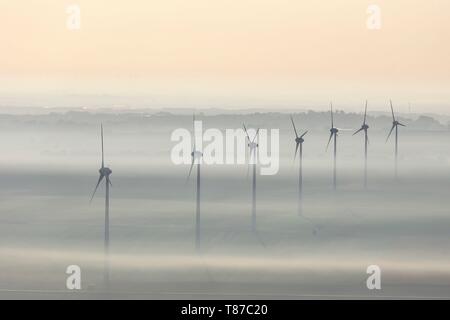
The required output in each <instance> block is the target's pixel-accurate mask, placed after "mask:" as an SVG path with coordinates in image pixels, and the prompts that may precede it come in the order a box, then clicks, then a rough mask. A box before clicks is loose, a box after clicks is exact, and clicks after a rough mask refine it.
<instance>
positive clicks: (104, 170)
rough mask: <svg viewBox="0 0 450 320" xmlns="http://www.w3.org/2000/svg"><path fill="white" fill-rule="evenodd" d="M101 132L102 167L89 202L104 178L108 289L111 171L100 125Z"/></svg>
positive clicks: (105, 280) (107, 278) (105, 274)
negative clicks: (105, 155) (104, 149)
mask: <svg viewBox="0 0 450 320" xmlns="http://www.w3.org/2000/svg"><path fill="white" fill-rule="evenodd" d="M100 128H101V129H100V130H101V134H100V135H101V142H102V166H101V168H100V169H99V170H98V172H99V173H100V177H99V178H98V182H97V185H96V186H95V189H94V192H93V193H92V196H91V200H90V201H91V202H92V199H93V198H94V195H95V192H96V191H97V189H98V186H99V185H100V183H101V182H102V180H103V178H105V189H106V194H105V248H104V250H105V264H104V271H103V277H104V282H105V286H106V287H107V288H108V287H109V186H112V183H111V180H110V179H109V176H110V175H111V173H112V171H111V169H110V168H108V167H105V157H104V152H103V125H100Z"/></svg>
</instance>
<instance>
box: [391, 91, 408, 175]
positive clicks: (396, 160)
mask: <svg viewBox="0 0 450 320" xmlns="http://www.w3.org/2000/svg"><path fill="white" fill-rule="evenodd" d="M390 103H391V112H392V127H391V131H389V135H388V136H387V138H386V142H388V140H389V137H390V136H391V134H392V131H394V129H395V178H397V177H398V173H397V165H398V126H402V127H406V126H405V125H404V124H402V123H400V122H398V121H397V119H396V118H395V115H394V108H393V107H392V100H390Z"/></svg>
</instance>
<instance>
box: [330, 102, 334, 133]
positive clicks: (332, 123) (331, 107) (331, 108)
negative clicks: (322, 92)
mask: <svg viewBox="0 0 450 320" xmlns="http://www.w3.org/2000/svg"><path fill="white" fill-rule="evenodd" d="M330 112H331V127H332V128H334V119H333V103H332V102H330Z"/></svg>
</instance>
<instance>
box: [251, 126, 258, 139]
mask: <svg viewBox="0 0 450 320" xmlns="http://www.w3.org/2000/svg"><path fill="white" fill-rule="evenodd" d="M258 133H259V128H258V130H256V134H255V136H254V137H253V140H252V143H253V142H255V140H256V137H258Z"/></svg>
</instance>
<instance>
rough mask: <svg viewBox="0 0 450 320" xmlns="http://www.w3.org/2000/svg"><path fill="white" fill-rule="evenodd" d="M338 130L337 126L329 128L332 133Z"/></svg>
mask: <svg viewBox="0 0 450 320" xmlns="http://www.w3.org/2000/svg"><path fill="white" fill-rule="evenodd" d="M338 131H339V130H338V129H337V128H331V129H330V132H331V133H333V134H334V133H338Z"/></svg>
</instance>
